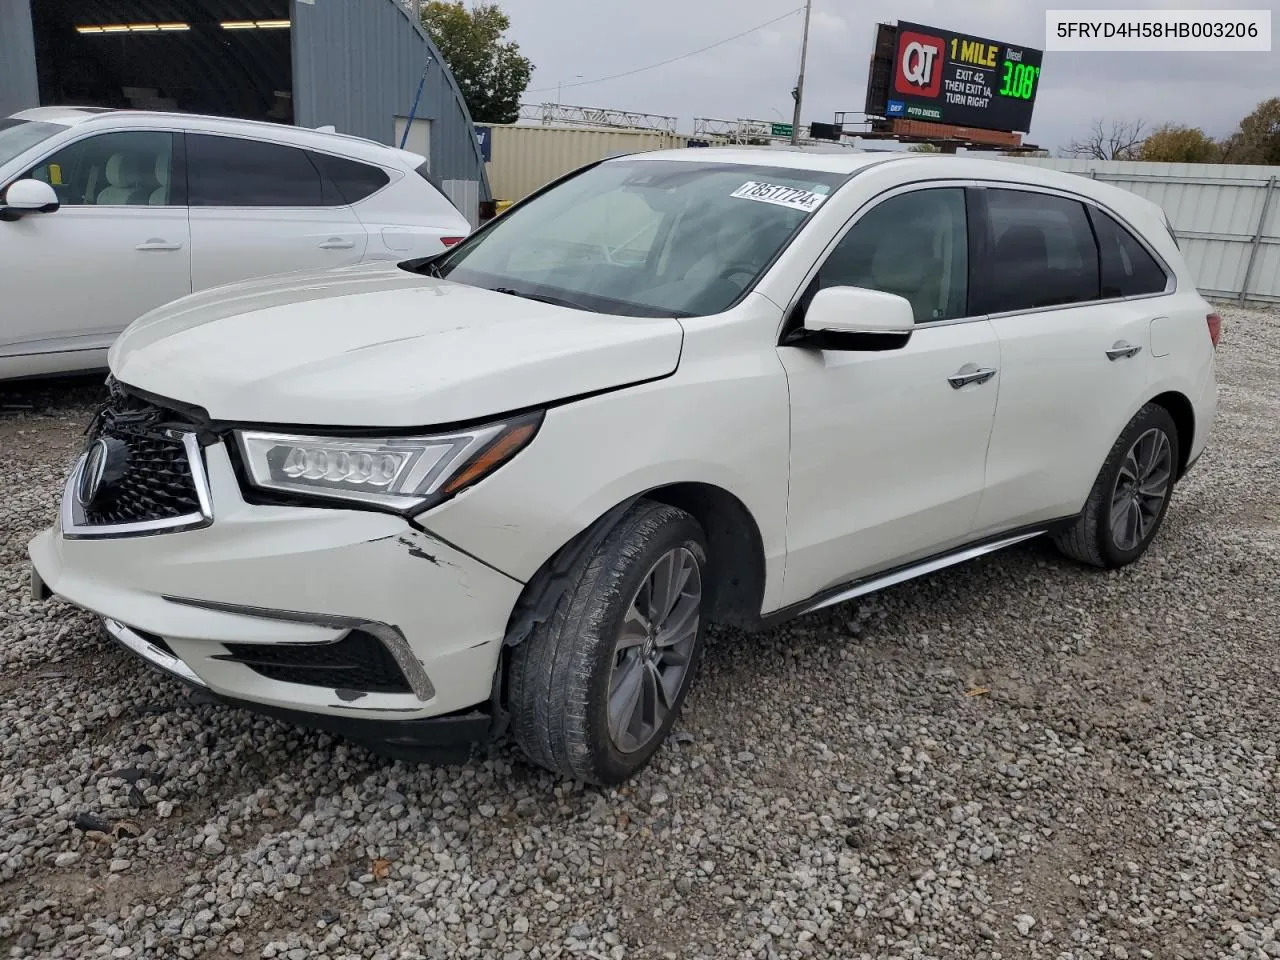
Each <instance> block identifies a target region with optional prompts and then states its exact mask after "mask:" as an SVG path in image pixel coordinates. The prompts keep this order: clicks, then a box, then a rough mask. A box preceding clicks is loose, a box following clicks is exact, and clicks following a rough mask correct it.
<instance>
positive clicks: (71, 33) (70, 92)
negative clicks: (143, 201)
mask: <svg viewBox="0 0 1280 960" xmlns="http://www.w3.org/2000/svg"><path fill="white" fill-rule="evenodd" d="M31 13H32V27H33V28H34V34H35V48H36V69H37V74H38V76H39V82H40V102H41V103H42V104H46V105H72V104H74V105H78V106H93V107H111V108H117V109H120V108H123V109H137V110H177V111H181V112H183V113H208V114H215V115H218V116H226V117H241V118H245V119H250V120H275V121H278V122H281V123H292V122H293V55H292V48H291V34H292V29H291V24H290V21H289V0H41V2H39V3H35V4H32V11H31Z"/></svg>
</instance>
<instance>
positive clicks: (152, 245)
mask: <svg viewBox="0 0 1280 960" xmlns="http://www.w3.org/2000/svg"><path fill="white" fill-rule="evenodd" d="M133 249H135V250H181V249H182V241H181V240H178V241H173V240H162V239H160V238H159V237H152V238H151V239H150V240H146V241H144V242H142V243H140V244H138V245H137V246H136V247H134V248H133Z"/></svg>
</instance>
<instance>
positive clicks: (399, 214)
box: [0, 107, 471, 380]
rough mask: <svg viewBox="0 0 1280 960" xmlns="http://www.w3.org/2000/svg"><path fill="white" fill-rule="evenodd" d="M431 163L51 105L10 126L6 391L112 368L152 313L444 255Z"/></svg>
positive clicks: (6, 128)
mask: <svg viewBox="0 0 1280 960" xmlns="http://www.w3.org/2000/svg"><path fill="white" fill-rule="evenodd" d="M470 231H471V224H470V223H469V222H468V221H467V219H466V217H464V216H463V215H462V214H461V213H460V212H459V211H458V210H457V208H456V207H454V206H453V204H452V203H450V202H449V200H448V198H446V197H445V195H444V194H443V193H441V192H440V191H439V190H438V189H436V187H435V185H434V184H433V183H432V182H431V181H430V180H429V177H428V174H427V170H426V160H425V158H423V157H421V156H419V155H418V154H415V153H410V152H408V151H406V150H396V149H394V148H392V147H387V146H384V145H382V144H380V143H374V142H373V141H370V140H364V139H361V138H359V137H350V136H343V135H341V134H337V133H330V132H325V131H321V130H305V129H302V128H300V127H290V126H286V125H284V124H279V123H265V122H257V121H252V120H231V119H227V118H224V117H205V116H197V115H194V114H179V113H155V112H150V111H143V110H108V109H103V108H97V107H38V108H35V109H32V110H24V111H22V112H21V113H15V114H14V115H13V116H11V117H9V118H7V119H5V118H0V284H3V286H4V292H5V303H4V314H3V319H2V320H0V380H4V379H8V378H12V377H30V376H41V375H45V374H53V373H70V372H76V371H82V370H93V369H100V368H101V367H102V366H104V364H105V362H106V357H107V348H108V347H110V346H111V342H112V341H113V340H114V339H115V338H116V336H117V335H118V334H119V333H120V331H121V330H123V329H124V328H125V327H126V326H128V325H129V324H130V323H131V322H132V321H134V320H136V319H137V318H138V317H139V316H140V315H141V314H143V313H146V312H147V311H148V310H151V309H154V308H155V307H158V306H160V305H162V304H164V303H168V302H169V301H170V300H176V299H178V298H179V297H185V296H187V295H188V294H190V293H192V292H193V291H197V290H204V289H207V288H209V287H215V286H218V285H219V284H224V283H231V282H233V281H237V280H248V279H250V278H253V277H262V276H267V275H269V274H276V273H286V272H288V271H292V270H304V269H307V270H314V269H318V268H321V267H337V266H344V265H347V264H353V263H360V262H362V261H367V260H390V261H393V262H394V261H399V260H404V259H405V258H407V257H417V256H425V255H427V254H432V253H439V252H440V251H442V250H444V249H446V248H447V247H448V245H449V244H451V243H455V242H457V241H458V240H460V239H462V237H464V236H466V234H467V233H469V232H470Z"/></svg>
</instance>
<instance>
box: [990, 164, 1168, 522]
mask: <svg viewBox="0 0 1280 960" xmlns="http://www.w3.org/2000/svg"><path fill="white" fill-rule="evenodd" d="M973 199H974V201H975V202H974V203H973V204H971V207H972V208H974V209H978V210H985V211H986V215H985V217H984V223H985V225H986V229H987V237H986V243H985V245H984V251H985V253H986V255H985V256H983V257H982V259H981V261H980V265H979V270H980V275H981V276H982V278H983V279H982V282H981V285H980V286H981V294H982V301H981V302H982V309H984V310H985V311H986V312H987V313H988V315H989V316H990V318H991V324H992V326H993V328H994V329H995V332H996V336H997V338H998V339H999V343H1000V368H1001V375H1000V390H999V401H998V404H997V409H996V419H995V426H994V429H993V430H992V434H991V446H990V451H989V453H988V456H987V489H986V491H985V493H984V494H983V498H982V503H981V506H980V508H979V510H978V517H977V522H976V527H975V533H977V534H980V535H985V534H993V533H996V532H999V531H1001V530H1005V529H1010V528H1014V527H1019V526H1023V525H1027V524H1034V523H1039V522H1042V521H1046V520H1052V519H1057V518H1061V517H1066V516H1070V515H1072V514H1075V513H1077V512H1078V511H1079V510H1080V509H1081V508H1082V507H1083V505H1084V502H1085V500H1086V498H1087V497H1088V494H1089V490H1090V489H1091V487H1092V485H1093V482H1094V480H1095V479H1096V477H1097V475H1098V471H1099V470H1100V469H1101V467H1102V462H1103V460H1104V459H1105V458H1106V455H1107V452H1108V451H1109V450H1110V448H1111V446H1112V444H1113V443H1114V442H1115V440H1116V438H1117V437H1118V436H1119V435H1120V431H1121V430H1123V429H1124V426H1125V424H1126V423H1127V422H1128V421H1129V419H1130V418H1131V417H1132V416H1133V415H1134V413H1136V412H1137V410H1138V409H1139V407H1141V406H1142V404H1143V402H1144V401H1145V399H1146V393H1147V385H1148V382H1149V379H1150V358H1151V328H1152V325H1153V322H1155V321H1157V320H1158V318H1159V317H1160V315H1161V309H1162V308H1163V306H1164V305H1165V298H1163V297H1161V296H1158V295H1156V296H1151V295H1141V296H1135V297H1133V298H1127V297H1126V296H1125V294H1126V292H1129V291H1131V290H1133V289H1136V288H1135V287H1134V286H1133V285H1132V284H1131V283H1129V281H1126V280H1124V278H1122V277H1120V276H1118V275H1117V274H1116V272H1115V270H1116V265H1117V264H1116V257H1115V256H1114V250H1115V249H1118V248H1117V247H1116V245H1117V244H1118V243H1119V240H1118V239H1117V238H1116V237H1115V236H1114V235H1112V236H1111V237H1110V239H1109V238H1108V234H1107V231H1106V230H1098V231H1097V232H1096V233H1095V230H1096V227H1095V224H1096V225H1097V226H1098V227H1101V226H1103V221H1102V220H1101V219H1099V217H1100V215H1101V211H1097V210H1096V208H1094V207H1093V205H1092V204H1086V203H1085V202H1083V201H1081V200H1080V199H1079V198H1077V197H1073V196H1070V195H1066V194H1057V193H1053V192H1050V191H1042V190H1038V189H1035V188H1030V187H1027V188H1022V187H1019V188H1016V189H1012V188H999V189H996V188H990V189H985V188H978V189H975V190H974V191H973ZM1099 236H1101V237H1102V249H1101V250H1100V249H1099V241H1098V237H1099ZM1131 239H1132V238H1131ZM1134 242H1135V243H1136V241H1134ZM1138 246H1139V247H1141V245H1140V244H1138ZM1104 265H1105V267H1104ZM1157 272H1158V277H1153V276H1151V275H1150V274H1148V275H1146V276H1145V277H1143V278H1140V279H1141V283H1139V284H1137V288H1143V289H1147V290H1148V291H1149V292H1156V291H1152V289H1151V288H1152V287H1153V286H1155V287H1158V288H1159V290H1163V289H1164V287H1165V284H1166V282H1167V278H1166V277H1165V276H1164V274H1163V272H1162V271H1161V270H1159V269H1158V271H1157ZM1122 281H1123V282H1122Z"/></svg>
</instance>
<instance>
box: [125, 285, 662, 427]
mask: <svg viewBox="0 0 1280 960" xmlns="http://www.w3.org/2000/svg"><path fill="white" fill-rule="evenodd" d="M683 338H684V330H683V328H682V327H681V326H680V323H679V322H678V321H677V320H675V319H673V318H666V317H661V318H653V319H651V318H635V317H615V316H610V315H606V314H597V313H591V312H588V311H584V310H573V309H570V308H567V307H559V306H554V305H551V304H546V303H541V302H538V301H534V300H526V299H524V298H522V297H516V296H512V295H509V294H503V293H495V292H494V291H492V290H485V289H483V288H479V287H469V286H465V285H463V284H457V283H452V282H449V281H447V280H438V279H435V278H431V277H424V276H420V275H418V274H415V273H410V272H409V271H406V270H401V269H400V268H398V267H396V266H395V265H391V264H366V265H359V266H355V267H346V268H339V269H330V270H324V271H318V272H314V273H310V272H309V273H294V274H286V275H282V276H278V277H272V278H266V279H261V280H252V281H247V282H244V283H237V284H232V285H230V286H225V287H219V288H215V289H212V290H206V291H203V292H201V293H197V294H193V295H192V296H189V297H184V298H182V299H181V300H175V301H174V302H172V303H170V304H167V305H166V306H163V307H160V308H159V309H157V310H153V311H151V312H150V313H148V314H146V315H144V316H142V317H140V318H139V319H138V320H136V321H135V322H134V323H133V324H132V325H130V327H129V328H128V329H127V330H125V332H124V333H123V334H121V335H120V337H119V339H117V340H116V342H115V344H114V345H113V346H112V348H111V353H110V356H109V361H108V362H109V365H110V368H111V372H112V374H113V375H114V376H115V377H116V379H118V380H119V381H120V382H121V383H123V384H125V385H128V386H132V387H136V388H138V389H140V390H143V391H147V392H149V393H152V394H155V395H157V396H160V397H164V398H168V399H171V400H178V401H183V402H185V403H189V404H195V405H196V406H199V407H203V408H204V409H205V410H206V411H207V412H208V414H209V415H210V416H211V417H213V418H214V419H217V420H235V421H248V422H255V423H274V424H299V425H317V426H321V425H323V426H384V427H413V426H429V425H437V424H445V423H455V422H458V421H464V420H472V419H476V418H480V417H487V416H491V415H495V414H500V413H505V412H507V411H511V410H517V409H522V408H526V407H534V406H538V405H541V404H546V403H551V402H553V401H557V400H563V399H566V398H569V397H575V396H581V395H582V394H587V393H592V392H595V391H598V390H606V389H609V388H616V387H622V386H627V385H629V384H634V383H639V382H642V381H645V380H652V379H656V378H658V377H663V376H667V375H668V374H670V373H672V372H673V371H674V370H675V369H676V366H677V365H678V364H679V361H680V349H681V345H682V343H683Z"/></svg>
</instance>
